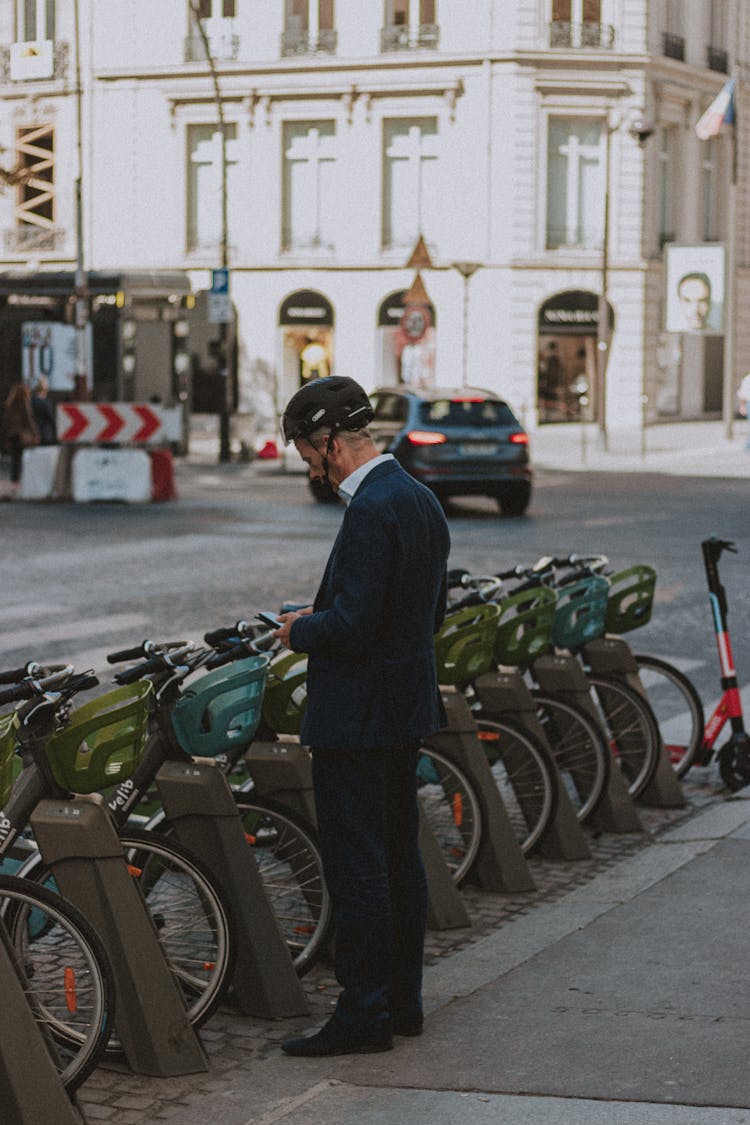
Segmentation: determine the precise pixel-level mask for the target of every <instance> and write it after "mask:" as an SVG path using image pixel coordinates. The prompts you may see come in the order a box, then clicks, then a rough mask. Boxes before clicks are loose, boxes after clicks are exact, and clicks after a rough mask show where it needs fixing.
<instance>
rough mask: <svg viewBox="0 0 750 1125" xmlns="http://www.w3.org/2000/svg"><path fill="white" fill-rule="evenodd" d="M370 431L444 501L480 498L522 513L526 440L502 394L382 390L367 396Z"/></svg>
mask: <svg viewBox="0 0 750 1125" xmlns="http://www.w3.org/2000/svg"><path fill="white" fill-rule="evenodd" d="M370 398H371V400H372V404H373V407H374V408H375V417H374V419H373V421H372V422H371V423H370V427H369V429H370V432H371V434H372V436H373V440H374V441H375V444H376V445H377V447H378V449H380V450H381V451H382V452H384V453H385V452H388V453H392V454H393V455H394V457H396V459H397V460H398V461H399V462H400V463H401V464H402V465H403V467H404V468H405V469H406V470H407V471H408V472H409V473H411V475H412V476H413V477H416V479H417V480H419V481H422V483H423V484H426V485H427V486H428V487H429V488H431V489H432V491H433V492H434V493H435V494H436V495H437V496H438V498H439V499H440V500H441V502H443V503H444V502H446V501H447V500H448V498H449V497H450V496H467V495H477V494H480V495H486V496H491V497H493V499H495V500H497V502H498V504H499V506H500V510H501V511H502V512H503V513H504V514H505V515H509V516H520V515H522V514H523V513H524V512H525V511H526V508H527V507H528V504H529V500H530V498H531V481H532V469H531V464H530V461H529V437H528V434H527V433H526V431H525V430H524V428H523V426H522V425H521V424H520V422H519V421H518V419H517V418H516V416H515V414H514V413H513V411H512V410H511V408H510V407H509V406H508V404H507V403H506V402H504V401H503V400H502V399H501V398H498V396H497V395H494V394H492V392H490V391H484V390H479V389H477V388H474V387H462V388H460V389H459V390H450V389H446V388H444V387H429V388H416V387H409V386H399V387H380V388H378V390H376V391H373V392H372V394H371V395H370Z"/></svg>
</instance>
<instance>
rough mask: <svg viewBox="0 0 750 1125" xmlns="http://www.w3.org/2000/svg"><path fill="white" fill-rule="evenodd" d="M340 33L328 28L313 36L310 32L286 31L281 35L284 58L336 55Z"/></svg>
mask: <svg viewBox="0 0 750 1125" xmlns="http://www.w3.org/2000/svg"><path fill="white" fill-rule="evenodd" d="M337 43H338V32H336V31H334V30H333V28H330V29H328V28H326V29H322V30H320V31H318V33H317V35H312V34H311V33H310V32H309V31H284V32H282V35H281V55H282V58H289V57H291V56H293V55H335V53H336V46H337Z"/></svg>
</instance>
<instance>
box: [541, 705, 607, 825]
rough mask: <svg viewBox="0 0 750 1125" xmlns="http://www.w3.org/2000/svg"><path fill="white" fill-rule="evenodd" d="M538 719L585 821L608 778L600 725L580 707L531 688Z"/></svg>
mask: <svg viewBox="0 0 750 1125" xmlns="http://www.w3.org/2000/svg"><path fill="white" fill-rule="evenodd" d="M532 694H533V696H534V699H535V701H536V705H537V718H538V719H539V721H540V723H541V725H542V728H543V730H544V735H545V738H546V739H547V743H548V745H549V748H550V750H551V751H552V756H553V758H554V759H555V765H556V766H557V771H558V773H559V774H560V778H561V779H562V783H563V785H564V786H565V789H566V792H567V794H568V796H569V797H570V800H571V802H572V805H573V808H574V809H575V811H576V816H577V817H578V819H579V820H580V821H584V820H586V818H587V817H589V816H591V815H592V814H593V813H594V812H595V811H596V809H597V807H598V806H599V803H600V802H601V799H602V797H603V796H604V793H605V791H606V788H607V783H608V781H609V771H610V762H611V757H612V756H611V754H610V752H609V744H608V742H607V736H606V734H605V732H604V731H603V730H602V728H601V727H600V726H599V725H598V724H597V723H596V722H595V721H594V720H593V719H592V718H591V717H590V716H589V715H588V714H587V713H586V712H585V711H583V710H582V709H581V708H580V707H576V706H574V705H573V704H572V703H569V702H568V701H567V700H561V699H556V698H554V697H553V696H549V695H545V694H544V693H543V692H541V691H538V690H536V689H534V691H533V692H532Z"/></svg>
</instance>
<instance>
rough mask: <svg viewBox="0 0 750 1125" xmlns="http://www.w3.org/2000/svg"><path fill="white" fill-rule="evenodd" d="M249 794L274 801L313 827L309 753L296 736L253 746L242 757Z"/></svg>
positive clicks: (313, 810) (313, 799)
mask: <svg viewBox="0 0 750 1125" xmlns="http://www.w3.org/2000/svg"><path fill="white" fill-rule="evenodd" d="M245 762H246V763H247V768H248V770H249V772H250V776H251V777H252V779H253V791H254V792H256V793H258V795H259V796H261V797H268V798H270V799H271V800H272V801H277V802H278V803H279V804H280V805H283V806H284V808H287V809H289V811H290V812H291V813H296V815H297V816H299V817H301V818H302V819H303V820H306V821H308V822H309V823H310V824H312V825H314V824H315V798H314V796H313V783H312V759H311V757H310V751H309V750H308V749H307V748H306V747H304V746H302V745H301V743H300V740H299V735H297V734H284V735H282V736H281V737H280V738H278V739H276V740H275V741H274V742H253V743H251V745H250V747H249V748H248V750H247V753H246V754H245Z"/></svg>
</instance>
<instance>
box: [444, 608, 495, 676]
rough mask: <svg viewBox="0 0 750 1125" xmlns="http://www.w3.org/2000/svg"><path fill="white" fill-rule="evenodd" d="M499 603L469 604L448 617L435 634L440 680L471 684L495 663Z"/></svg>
mask: <svg viewBox="0 0 750 1125" xmlns="http://www.w3.org/2000/svg"><path fill="white" fill-rule="evenodd" d="M499 615H500V607H499V606H497V605H495V604H494V602H489V603H488V604H487V605H479V606H469V607H467V608H466V609H461V610H459V611H458V613H454V614H451V616H450V617H446V619H445V621H444V623H443V627H442V629H441V630H440V632H439V633H437V634H436V636H435V660H436V663H437V677H438V683H439V684H446V685H448V684H454V685H455V684H468V683H469V682H470V681H471V680H473V679H474V678H475V677H476V676H481V675H482V673H483V672H489V670H490V669H491V668H493V667H494V656H493V650H494V645H495V630H496V627H497V619H498V617H499Z"/></svg>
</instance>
